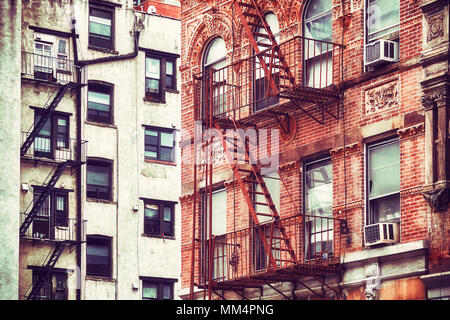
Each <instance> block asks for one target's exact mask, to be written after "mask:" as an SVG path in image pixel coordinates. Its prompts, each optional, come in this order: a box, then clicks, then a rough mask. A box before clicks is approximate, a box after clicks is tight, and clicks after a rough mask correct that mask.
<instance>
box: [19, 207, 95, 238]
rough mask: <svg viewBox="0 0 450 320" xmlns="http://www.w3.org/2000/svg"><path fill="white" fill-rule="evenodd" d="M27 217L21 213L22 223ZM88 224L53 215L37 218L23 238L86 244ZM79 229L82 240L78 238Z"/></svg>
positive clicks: (83, 221) (85, 221)
mask: <svg viewBox="0 0 450 320" xmlns="http://www.w3.org/2000/svg"><path fill="white" fill-rule="evenodd" d="M27 216H28V214H26V213H21V222H22V223H23V222H24V221H25V219H26V218H27ZM86 224H87V220H79V219H75V218H66V217H57V216H53V215H52V214H48V215H41V216H36V217H35V218H34V219H33V222H32V224H31V227H30V228H28V229H27V230H26V231H25V233H24V234H23V235H22V238H23V239H30V240H50V241H66V242H68V243H81V242H86ZM78 228H79V229H80V231H81V232H80V234H81V239H78V237H77V231H78Z"/></svg>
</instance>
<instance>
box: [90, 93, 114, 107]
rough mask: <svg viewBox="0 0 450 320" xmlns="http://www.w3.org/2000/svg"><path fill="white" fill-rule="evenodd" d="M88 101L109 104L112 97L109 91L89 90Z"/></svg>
mask: <svg viewBox="0 0 450 320" xmlns="http://www.w3.org/2000/svg"><path fill="white" fill-rule="evenodd" d="M88 101H89V102H93V103H98V104H104V105H108V106H109V105H110V103H111V97H110V95H109V93H103V92H96V91H89V92H88Z"/></svg>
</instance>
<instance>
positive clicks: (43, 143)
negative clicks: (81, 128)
mask: <svg viewBox="0 0 450 320" xmlns="http://www.w3.org/2000/svg"><path fill="white" fill-rule="evenodd" d="M42 112H43V111H41V110H36V111H35V114H34V123H35V124H37V123H38V122H39V120H40V119H41V117H42ZM68 148H69V117H68V116H66V115H62V114H58V113H53V114H52V115H51V116H50V118H48V119H47V120H46V121H45V124H44V126H43V127H42V129H41V130H40V131H39V133H38V135H37V137H36V139H35V140H34V155H35V156H36V157H43V158H51V159H54V158H55V157H56V156H61V154H58V153H57V150H61V149H68Z"/></svg>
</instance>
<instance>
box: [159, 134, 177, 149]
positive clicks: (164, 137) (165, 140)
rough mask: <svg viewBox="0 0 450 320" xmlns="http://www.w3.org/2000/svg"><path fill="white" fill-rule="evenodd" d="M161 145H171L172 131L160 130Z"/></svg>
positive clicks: (172, 143) (172, 142)
mask: <svg viewBox="0 0 450 320" xmlns="http://www.w3.org/2000/svg"><path fill="white" fill-rule="evenodd" d="M161 145H162V146H164V147H173V145H174V141H173V133H172V132H171V133H167V132H161Z"/></svg>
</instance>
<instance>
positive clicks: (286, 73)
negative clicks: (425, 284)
mask: <svg viewBox="0 0 450 320" xmlns="http://www.w3.org/2000/svg"><path fill="white" fill-rule="evenodd" d="M233 5H234V8H235V12H236V15H237V16H238V17H239V19H240V21H241V23H242V25H243V27H244V32H245V34H246V35H247V37H248V39H249V41H250V44H251V46H252V48H253V50H254V52H255V54H256V57H257V58H258V60H259V63H260V65H261V68H262V69H263V70H264V73H265V74H266V76H267V80H268V88H267V90H268V91H269V89H271V91H272V94H271V95H274V96H276V95H277V94H278V93H279V89H278V87H277V83H276V81H275V80H276V78H278V80H279V82H280V83H279V84H278V85H279V86H280V87H291V86H294V85H295V78H294V76H293V75H292V72H291V70H290V68H289V66H288V63H287V61H286V58H285V57H284V55H283V53H282V52H281V50H280V46H279V45H278V43H277V40H276V38H275V36H274V35H273V33H272V31H271V30H270V26H269V24H268V23H267V21H266V19H265V18H264V13H263V11H262V9H261V7H260V6H259V4H258V1H257V0H250V2H249V3H245V2H242V1H238V0H236V1H234V3H233ZM261 27H263V28H264V30H265V31H266V33H260V32H256V31H258V29H259V28H261ZM256 38H266V39H268V40H269V41H268V42H270V43H266V42H257V40H256ZM260 47H265V48H266V49H264V50H262V52H261V49H260ZM266 58H269V60H267V59H266ZM286 80H287V81H288V83H287V84H286V83H285V82H284V81H286ZM282 81H283V83H281V82H282ZM268 95H269V94H268Z"/></svg>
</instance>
